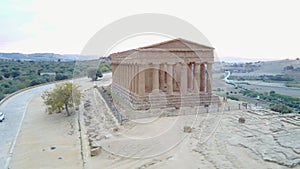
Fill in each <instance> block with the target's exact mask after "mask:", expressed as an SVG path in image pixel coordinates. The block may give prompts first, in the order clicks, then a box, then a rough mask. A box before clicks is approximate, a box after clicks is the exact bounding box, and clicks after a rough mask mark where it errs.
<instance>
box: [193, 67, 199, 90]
mask: <svg viewBox="0 0 300 169" xmlns="http://www.w3.org/2000/svg"><path fill="white" fill-rule="evenodd" d="M194 77H195V78H194V90H195V91H196V92H198V91H199V89H200V64H199V63H195V65H194Z"/></svg>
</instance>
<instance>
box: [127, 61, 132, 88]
mask: <svg viewBox="0 0 300 169" xmlns="http://www.w3.org/2000/svg"><path fill="white" fill-rule="evenodd" d="M131 68H132V67H131V64H128V79H127V81H128V82H127V83H128V90H129V91H130V92H131V91H132V84H131V79H132V69H131Z"/></svg>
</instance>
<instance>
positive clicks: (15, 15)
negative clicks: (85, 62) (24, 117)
mask: <svg viewBox="0 0 300 169" xmlns="http://www.w3.org/2000/svg"><path fill="white" fill-rule="evenodd" d="M299 4H300V2H299V1H298V0H251V1H250V0H249V1H246V0H243V1H242V0H226V1H224V0H206V1H201V0H197V1H189V0H186V1H182V0H181V1H175V0H151V1H141V0H133V1H131V0H127V1H116V0H109V1H102V2H101V1H99V0H94V1H93V0H85V1H83V0H1V1H0V52H20V53H38V52H51V53H59V54H80V53H81V51H82V50H83V48H84V46H85V44H86V43H87V42H88V41H89V39H90V38H91V37H93V35H94V34H95V33H96V32H97V31H99V30H100V29H101V28H103V27H104V26H106V25H108V24H110V23H112V22H114V21H116V20H118V19H121V18H123V17H126V16H130V15H134V14H141V13H161V14H168V15H172V16H175V17H178V18H180V19H183V20H185V21H187V22H189V23H191V24H192V25H194V26H195V27H196V28H197V29H198V30H199V31H200V32H202V33H203V34H204V35H205V36H206V38H207V39H208V40H209V41H210V43H211V44H212V46H213V47H214V48H215V49H216V53H217V55H218V56H219V57H221V58H231V59H232V58H247V59H250V60H251V59H260V60H272V59H286V58H290V59H293V58H298V57H300V47H299V44H300V22H299V16H300V10H299ZM159 40H160V38H157V37H155V38H149V36H145V37H144V41H145V44H151V43H154V42H157V41H159ZM122 44H123V45H122V47H119V48H117V49H118V50H126V49H129V48H132V47H140V46H141V44H140V43H137V41H133V40H132V41H130V40H129V41H128V42H127V43H126V42H123V43H122Z"/></svg>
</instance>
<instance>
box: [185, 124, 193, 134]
mask: <svg viewBox="0 0 300 169" xmlns="http://www.w3.org/2000/svg"><path fill="white" fill-rule="evenodd" d="M183 132H185V133H191V132H192V127H190V126H184V127H183Z"/></svg>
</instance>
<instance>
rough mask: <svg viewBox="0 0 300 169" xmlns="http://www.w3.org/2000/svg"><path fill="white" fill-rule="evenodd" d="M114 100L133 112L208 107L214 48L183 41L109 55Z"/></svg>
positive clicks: (172, 41)
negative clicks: (126, 105) (129, 107)
mask: <svg viewBox="0 0 300 169" xmlns="http://www.w3.org/2000/svg"><path fill="white" fill-rule="evenodd" d="M111 58H112V79H113V82H112V92H113V94H114V98H115V99H118V100H120V101H123V102H124V103H128V104H129V105H131V107H132V108H133V109H137V110H145V109H149V108H164V107H176V108H179V107H181V106H201V105H204V106H208V105H210V104H211V103H212V102H217V101H218V97H217V96H214V95H212V64H213V62H214V48H212V47H210V46H206V45H202V44H198V43H195V42H191V41H188V40H184V39H173V40H169V41H166V42H162V43H158V44H153V45H150V46H146V47H141V48H137V49H132V50H127V51H123V52H118V53H113V54H111Z"/></svg>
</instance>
